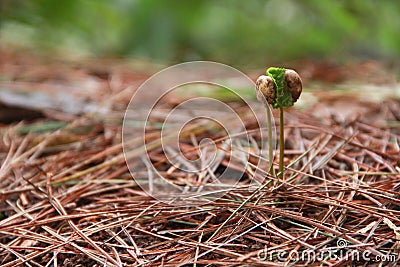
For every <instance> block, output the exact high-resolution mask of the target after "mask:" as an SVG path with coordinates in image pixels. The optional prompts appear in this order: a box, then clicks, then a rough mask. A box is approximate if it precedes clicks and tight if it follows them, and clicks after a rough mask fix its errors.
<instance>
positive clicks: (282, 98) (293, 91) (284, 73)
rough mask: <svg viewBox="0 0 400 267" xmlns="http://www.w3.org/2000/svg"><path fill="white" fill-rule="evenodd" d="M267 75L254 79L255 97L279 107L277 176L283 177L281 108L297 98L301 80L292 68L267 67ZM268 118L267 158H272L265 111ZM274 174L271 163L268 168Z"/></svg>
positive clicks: (282, 123)
mask: <svg viewBox="0 0 400 267" xmlns="http://www.w3.org/2000/svg"><path fill="white" fill-rule="evenodd" d="M266 74H267V75H261V76H260V77H258V79H257V81H256V86H257V98H258V99H259V100H260V101H261V102H262V103H263V104H264V105H267V104H270V105H272V107H273V108H275V109H277V108H279V172H278V178H279V179H283V159H284V153H285V134H284V127H283V126H284V117H283V115H284V112H283V109H284V108H287V107H291V106H293V105H294V103H295V102H296V101H297V99H299V97H300V94H301V91H302V88H303V86H302V82H301V79H300V76H299V74H297V72H295V71H294V70H290V69H285V68H274V67H271V68H269V69H267V72H266ZM267 120H268V122H267V123H268V149H269V159H270V160H272V157H273V153H272V128H271V115H270V113H269V112H268V111H267ZM269 172H270V174H271V175H274V170H273V167H272V165H271V169H270V170H269Z"/></svg>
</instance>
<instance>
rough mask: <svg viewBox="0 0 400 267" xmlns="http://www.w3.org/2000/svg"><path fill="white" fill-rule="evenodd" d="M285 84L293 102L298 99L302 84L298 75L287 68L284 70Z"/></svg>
mask: <svg viewBox="0 0 400 267" xmlns="http://www.w3.org/2000/svg"><path fill="white" fill-rule="evenodd" d="M284 78H285V81H286V86H287V88H288V89H289V92H290V95H291V96H292V100H293V102H296V101H297V99H299V97H300V94H301V91H302V90H303V84H302V82H301V79H300V76H299V74H298V73H297V72H295V71H294V70H290V69H287V70H286V71H285V77H284Z"/></svg>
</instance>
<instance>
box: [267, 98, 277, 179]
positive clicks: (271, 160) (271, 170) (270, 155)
mask: <svg viewBox="0 0 400 267" xmlns="http://www.w3.org/2000/svg"><path fill="white" fill-rule="evenodd" d="M265 111H266V112H267V124H268V125H267V126H268V160H269V163H270V164H271V166H270V168H269V174H270V175H271V176H272V177H275V170H274V148H273V142H272V118H271V110H269V108H268V106H266V108H265Z"/></svg>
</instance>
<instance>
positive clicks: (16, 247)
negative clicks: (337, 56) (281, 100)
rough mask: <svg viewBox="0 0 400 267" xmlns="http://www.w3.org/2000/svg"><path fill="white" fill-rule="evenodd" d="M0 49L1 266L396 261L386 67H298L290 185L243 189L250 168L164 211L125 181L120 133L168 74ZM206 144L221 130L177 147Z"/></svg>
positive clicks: (185, 178) (394, 169)
mask: <svg viewBox="0 0 400 267" xmlns="http://www.w3.org/2000/svg"><path fill="white" fill-rule="evenodd" d="M0 54H1V55H0V58H2V62H1V63H0V64H1V70H2V71H1V73H0V102H1V105H0V109H1V112H0V123H1V124H0V131H1V138H0V160H1V169H0V200H1V201H0V265H1V266H10V267H12V266H180V265H185V266H186V265H188V266H189V265H193V266H282V265H285V264H286V265H287V266H291V265H295V266H302V265H304V266H310V265H315V266H347V265H349V266H350V265H351V264H352V265H353V266H374V265H376V266H398V265H399V263H400V250H399V249H400V198H399V196H400V193H399V192H400V149H399V147H400V85H399V83H398V81H397V77H396V76H395V75H394V71H393V70H391V69H388V68H386V67H385V65H384V64H382V63H380V62H375V61H369V62H357V63H352V64H348V65H346V66H337V65H334V64H331V63H325V62H316V61H302V62H297V63H293V64H294V67H296V69H297V70H299V73H300V75H301V76H302V77H303V80H304V88H305V92H304V95H303V96H302V98H304V101H303V102H301V101H300V103H299V105H298V106H297V107H295V108H290V109H288V111H287V113H286V118H285V135H286V140H287V141H286V144H285V166H287V170H286V172H285V177H286V178H285V181H283V182H282V181H277V179H276V178H275V177H270V176H268V174H267V173H266V174H265V177H266V180H265V181H264V182H263V184H260V185H259V187H258V188H256V189H255V190H249V189H248V188H246V185H247V184H248V183H249V181H248V176H250V175H251V170H249V169H245V170H244V172H245V173H246V175H247V176H244V178H243V179H242V180H241V181H240V182H239V184H238V186H237V187H234V188H232V190H229V191H228V192H226V193H225V194H224V196H223V197H221V198H219V199H216V200H214V201H209V202H199V203H197V204H196V203H195V205H193V203H192V204H191V205H185V204H184V203H182V204H179V205H170V204H167V203H164V202H162V201H159V200H157V199H154V198H152V197H150V196H148V195H147V194H146V193H145V192H144V191H143V190H142V189H141V188H140V187H139V186H138V184H137V183H136V181H135V180H134V179H133V178H132V175H131V173H130V172H129V170H128V167H127V165H126V162H125V157H124V154H123V148H122V133H121V132H122V118H123V115H124V112H125V109H126V106H127V104H128V102H129V100H130V98H131V96H132V94H133V93H134V91H135V90H136V88H137V87H138V86H139V85H140V84H142V83H143V82H144V81H145V80H146V79H147V78H148V77H149V76H150V75H152V74H153V73H155V72H156V71H157V70H160V69H161V68H162V67H163V66H158V65H152V64H149V63H146V62H139V61H133V60H131V61H124V60H115V59H92V60H86V61H85V62H84V63H82V62H79V61H74V60H55V59H54V58H50V57H44V56H38V55H34V54H29V53H26V52H20V51H12V52H10V51H1V52H0ZM259 74H260V73H258V72H257V71H254V72H252V73H251V74H250V77H252V78H253V79H255V77H257V75H259ZM307 99H308V100H307ZM171 101H172V102H174V101H175V102H176V100H171ZM255 101H256V100H255ZM174 105H176V103H171V105H170V106H171V108H172V107H173V106H174ZM276 115H277V114H276V113H275V112H274V116H275V121H276V122H277V121H279V120H278V119H277V117H276ZM247 123H248V125H249V127H250V128H251V127H255V126H254V125H253V126H252V123H253V122H252V121H248V122H247ZM157 131H159V130H158V129H157V128H154V129H152V133H154V132H157ZM204 135H206V136H207V137H211V138H212V137H215V138H221V137H223V131H222V130H215V129H210V128H208V127H204V129H200V134H198V135H196V136H195V137H194V139H195V140H193V136H192V137H191V138H188V139H185V140H183V141H182V147H183V149H186V150H187V151H189V150H193V149H196V143H197V141H199V140H197V138H200V137H202V136H204ZM255 138H256V137H255ZM197 145H198V144H197ZM148 152H149V155H150V158H151V160H152V162H153V163H157V162H162V163H163V164H160V165H157V164H155V166H156V167H157V168H159V169H160V171H166V172H168V174H169V175H170V176H173V177H175V178H176V179H178V178H179V181H180V183H189V180H191V179H193V175H192V176H190V175H187V174H185V172H183V171H180V170H179V169H177V168H174V167H173V166H171V165H168V161H167V160H166V157H165V155H164V154H163V153H162V151H160V146H156V147H153V148H152V150H151V151H148ZM228 155H229V153H228V154H227V156H226V157H229V156H228ZM226 159H227V158H225V159H221V162H220V166H219V167H221V168H226V161H225V160H226ZM166 162H167V163H166ZM274 164H275V165H277V157H276V159H275V162H274ZM221 168H217V169H216V171H215V173H214V174H213V175H217V172H218V171H220V170H221ZM134 175H135V174H134ZM177 177H178V178H177ZM246 177H247V178H246ZM266 181H272V182H271V183H270V186H265V182H266ZM301 256H303V258H301ZM380 264H381V265H380Z"/></svg>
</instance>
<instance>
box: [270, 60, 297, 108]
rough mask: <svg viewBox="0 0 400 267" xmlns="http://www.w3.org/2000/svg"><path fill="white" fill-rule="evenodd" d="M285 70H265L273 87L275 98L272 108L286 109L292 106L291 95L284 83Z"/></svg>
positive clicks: (272, 68) (273, 68)
mask: <svg viewBox="0 0 400 267" xmlns="http://www.w3.org/2000/svg"><path fill="white" fill-rule="evenodd" d="M285 71H286V69H285V68H275V67H271V68H268V69H267V72H266V74H267V76H269V77H271V78H272V80H273V81H274V85H275V90H276V91H275V97H274V102H273V103H272V107H273V108H287V107H291V106H293V104H294V102H293V100H292V95H291V94H290V92H289V90H288V88H287V87H286V83H285V77H284V76H285Z"/></svg>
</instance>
